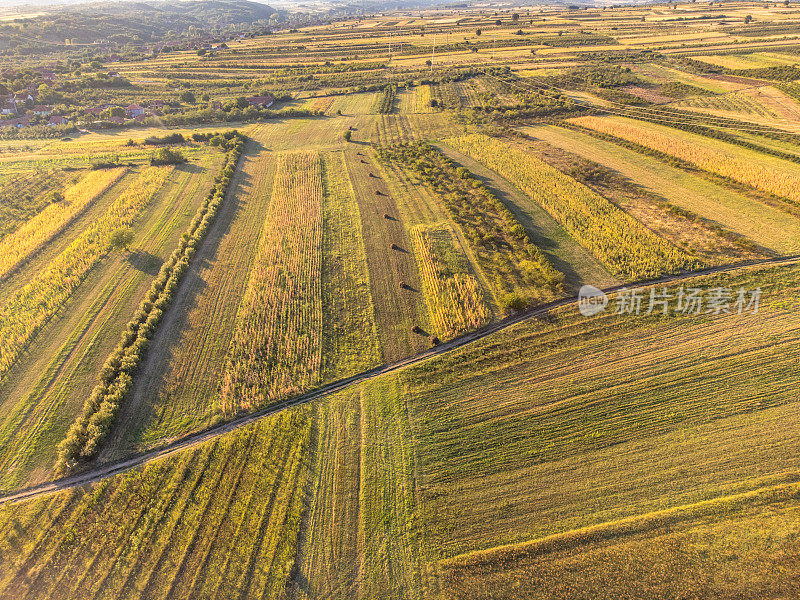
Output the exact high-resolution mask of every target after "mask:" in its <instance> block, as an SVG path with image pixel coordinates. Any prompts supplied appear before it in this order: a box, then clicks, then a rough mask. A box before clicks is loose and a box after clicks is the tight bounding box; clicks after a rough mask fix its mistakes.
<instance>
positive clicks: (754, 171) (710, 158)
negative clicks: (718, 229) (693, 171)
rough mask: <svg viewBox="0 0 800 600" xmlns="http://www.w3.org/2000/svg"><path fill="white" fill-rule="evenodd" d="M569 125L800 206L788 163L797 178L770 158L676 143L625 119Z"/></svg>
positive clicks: (692, 139) (668, 134) (693, 140)
mask: <svg viewBox="0 0 800 600" xmlns="http://www.w3.org/2000/svg"><path fill="white" fill-rule="evenodd" d="M572 122H573V123H575V124H576V125H580V126H581V127H586V128H588V129H592V130H594V131H597V132H600V133H605V134H607V135H612V136H614V137H618V138H622V139H624V140H627V141H629V142H634V143H636V144H640V145H642V146H647V147H648V148H652V149H653V150H657V151H658V152H662V153H664V154H668V155H670V156H674V157H675V158H679V159H680V160H684V161H686V162H689V163H691V164H693V165H696V166H697V167H699V168H701V169H704V170H706V171H710V172H711V173H715V174H717V175H721V176H722V177H727V178H729V179H733V180H734V181H738V182H740V183H744V184H746V185H749V186H752V187H754V188H756V189H759V190H761V191H763V192H767V193H769V194H775V195H776V196H781V197H783V198H788V199H789V200H792V201H793V202H800V173H798V172H797V169H796V167H795V166H794V165H791V164H790V163H784V164H785V165H786V166H787V167H788V168H789V169H791V170H792V171H794V172H795V173H797V174H794V173H792V172H786V171H782V170H781V169H780V165H781V162H782V161H780V160H778V159H775V158H773V157H768V156H763V155H758V154H757V153H756V152H752V151H748V150H744V149H741V148H736V147H732V146H730V150H728V151H724V150H727V148H728V147H729V145H727V144H724V143H722V142H711V141H710V140H707V139H704V138H703V137H702V136H699V135H692V134H688V133H681V134H680V135H681V137H685V138H687V139H679V138H677V137H676V136H675V133H673V132H672V131H671V130H670V129H669V128H667V127H663V126H659V125H651V124H647V125H642V126H639V125H637V124H636V123H634V122H632V121H629V120H627V119H605V118H601V117H580V118H577V119H573V120H572ZM714 146H716V147H714Z"/></svg>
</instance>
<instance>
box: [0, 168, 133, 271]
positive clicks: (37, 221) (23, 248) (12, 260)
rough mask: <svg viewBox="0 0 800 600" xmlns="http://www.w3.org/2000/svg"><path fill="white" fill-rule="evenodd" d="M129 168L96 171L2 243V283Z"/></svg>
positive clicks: (0, 242)
mask: <svg viewBox="0 0 800 600" xmlns="http://www.w3.org/2000/svg"><path fill="white" fill-rule="evenodd" d="M126 172H127V168H125V167H120V168H117V169H108V170H101V171H93V172H91V173H89V174H88V175H86V176H85V177H84V178H83V179H81V180H80V181H79V182H78V183H76V184H75V185H73V186H71V187H69V188H67V190H66V191H65V192H64V200H62V201H60V202H56V203H53V204H50V205H49V206H47V207H46V208H45V209H44V210H43V211H42V212H40V213H39V214H38V215H36V216H35V217H33V218H32V219H30V220H29V221H26V222H25V223H24V224H23V225H22V226H21V227H20V228H19V229H17V230H16V231H14V232H13V233H12V234H10V235H8V236H6V237H4V238H3V239H2V241H0V281H2V280H3V279H4V278H5V277H6V276H7V275H8V273H9V272H10V271H11V270H13V269H14V268H16V267H17V266H18V265H19V263H20V262H22V261H23V260H25V259H27V258H28V257H30V256H31V255H32V254H34V253H35V252H36V251H37V250H39V249H40V248H42V247H43V246H44V245H45V244H47V242H48V241H49V240H51V239H52V238H54V237H55V236H57V235H58V234H59V233H61V232H62V231H63V230H64V229H65V228H66V227H67V226H68V225H69V224H70V223H71V222H72V221H73V220H74V219H75V218H76V217H77V216H78V215H80V214H81V213H82V212H83V211H85V210H86V209H87V208H88V207H89V205H90V204H91V203H92V202H94V201H95V200H96V199H97V198H98V197H99V196H100V195H101V194H103V193H104V192H105V191H106V190H108V189H109V188H110V187H111V186H113V185H114V184H116V183H117V182H118V181H119V180H120V179H121V178H122V176H123V175H124V174H125V173H126Z"/></svg>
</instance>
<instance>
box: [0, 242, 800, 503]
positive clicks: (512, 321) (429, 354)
mask: <svg viewBox="0 0 800 600" xmlns="http://www.w3.org/2000/svg"><path fill="white" fill-rule="evenodd" d="M797 263H800V255H794V256H784V257H777V258H769V259H764V260H755V261H748V262H743V263H737V264H732V265H723V266H719V267H713V268H710V269H704V270H702V271H693V272H691V273H681V274H679V275H669V276H666V277H661V278H659V279H651V280H648V281H643V282H640V283H637V284H628V285H617V286H613V287H609V288H606V289H605V291H606V292H607V293H612V292H615V291H618V290H620V289H622V288H628V289H640V288H645V287H649V286H651V285H659V284H664V283H669V282H673V281H681V280H685V279H693V278H697V277H702V276H706V275H712V274H714V273H724V272H728V271H735V270H737V269H741V268H746V267H752V266H759V265H791V264H797ZM575 301H576V297H575V296H573V297H569V298H562V299H560V300H554V301H553V302H548V303H546V304H542V305H539V306H537V307H535V308H531V309H528V310H526V311H522V312H520V313H517V314H515V315H512V316H510V317H507V318H505V319H503V320H502V321H499V322H497V323H494V324H492V325H488V326H486V327H482V328H481V329H479V330H477V331H473V332H472V333H468V334H465V335H462V336H460V337H458V338H455V339H453V340H451V341H449V342H445V343H442V344H440V345H439V346H436V347H434V348H430V349H428V350H425V351H423V352H420V353H419V354H416V355H414V356H409V357H408V358H405V359H403V360H399V361H397V362H394V363H391V364H386V365H381V366H379V367H375V368H374V369H370V370H368V371H363V372H361V373H358V374H356V375H353V376H351V377H346V378H344V379H340V380H339V381H334V382H333V383H330V384H327V385H324V386H322V387H320V388H317V389H315V390H312V391H310V392H307V393H305V394H301V395H299V396H295V397H294V398H289V399H287V400H284V401H282V402H278V403H277V404H273V405H272V406H269V407H267V408H263V409H261V410H259V411H256V412H253V413H250V414H248V415H244V416H242V417H239V418H237V419H234V420H232V421H228V422H227V423H222V424H220V425H216V426H214V427H211V428H209V429H206V430H204V431H199V432H196V433H192V434H189V435H187V436H184V437H182V438H178V439H174V440H172V441H168V442H167V443H166V444H165V445H163V446H161V447H159V448H155V449H153V450H149V451H147V452H142V453H140V454H136V455H133V456H131V457H129V458H127V459H125V460H122V461H119V462H116V463H112V464H107V465H101V466H98V467H96V468H94V469H92V470H90V471H86V472H84V473H79V474H76V475H72V476H69V477H65V478H62V479H58V480H55V481H51V482H48V483H42V484H40V485H36V486H33V487H29V488H26V489H22V490H18V491H16V492H13V493H10V494H7V495H5V496H2V497H0V505H3V504H9V503H12V502H20V501H22V500H28V499H32V498H39V497H43V496H48V495H50V494H54V493H56V492H59V491H62V490H68V489H71V488H75V487H80V486H83V485H87V484H90V483H93V482H95V481H99V480H101V479H105V478H107V477H110V476H112V475H117V474H118V473H123V472H125V471H129V470H131V469H134V468H136V467H139V466H141V465H144V464H147V463H149V462H153V461H155V460H159V459H161V458H165V457H167V456H171V455H172V454H175V453H177V452H180V451H182V450H185V449H187V448H191V447H193V446H197V445H198V444H202V443H204V442H207V441H209V440H212V439H214V438H216V437H218V436H220V435H224V434H226V433H229V432H231V431H234V430H236V429H239V428H241V427H244V426H246V425H249V424H251V423H255V422H256V421H260V420H261V419H263V418H265V417H267V416H270V415H273V414H275V413H278V412H281V411H283V410H286V409H287V408H290V407H293V406H297V405H300V404H305V403H307V402H311V401H312V400H318V399H320V398H324V397H325V396H329V395H331V394H333V393H335V392H338V391H340V390H342V389H344V388H347V387H349V386H351V385H353V384H355V383H359V382H362V381H366V380H368V379H373V378H375V377H379V376H381V375H384V374H386V373H391V372H393V371H398V370H400V369H403V368H405V367H408V366H410V365H414V364H417V363H420V362H423V361H425V360H428V359H430V358H433V357H435V356H439V355H441V354H446V353H448V352H451V351H453V350H455V349H457V348H461V347H462V346H466V345H467V344H471V343H472V342H475V341H477V340H480V339H482V338H485V337H487V336H489V335H491V334H493V333H496V332H498V331H501V330H503V329H506V328H508V327H511V326H512V325H516V324H517V323H521V322H523V321H527V320H528V319H532V318H535V317H538V316H541V315H543V314H546V313H547V312H548V311H550V310H552V309H554V308H558V307H561V306H566V305H568V304H571V303H572V302H575Z"/></svg>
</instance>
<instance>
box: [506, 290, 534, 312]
mask: <svg viewBox="0 0 800 600" xmlns="http://www.w3.org/2000/svg"><path fill="white" fill-rule="evenodd" d="M502 304H503V309H504V310H506V311H515V312H516V311H518V310H522V309H523V308H525V307H526V306H528V301H527V300H526V299H525V298H523V297H522V296H520V295H519V294H518V293H517V292H510V293H508V294H506V295H505V296H503V300H502Z"/></svg>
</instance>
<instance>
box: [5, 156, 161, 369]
mask: <svg viewBox="0 0 800 600" xmlns="http://www.w3.org/2000/svg"><path fill="white" fill-rule="evenodd" d="M171 173H172V167H149V168H148V169H146V170H145V171H144V172H143V173H142V174H141V176H140V178H139V181H138V182H136V183H134V185H132V186H131V188H130V189H128V190H126V192H125V193H123V194H122V195H121V196H120V197H119V198H118V199H117V201H116V202H115V203H114V204H113V205H112V207H111V208H110V209H109V211H108V213H107V214H106V215H105V216H104V217H102V218H101V219H99V220H98V221H96V222H95V223H94V224H93V225H92V226H90V227H89V229H87V230H86V231H85V232H84V233H82V234H81V235H80V236H79V237H78V238H77V239H75V241H73V242H72V243H71V244H70V245H69V246H68V247H67V248H66V250H64V252H62V253H61V254H60V255H59V256H58V257H57V258H56V259H55V260H54V261H53V262H52V263H51V264H50V265H49V267H48V268H47V269H46V270H45V271H42V272H40V273H39V274H37V275H36V277H35V278H34V279H33V280H32V281H31V282H30V283H28V284H27V285H26V286H25V287H23V288H22V289H20V290H19V291H18V292H17V293H15V294H14V295H13V296H12V297H10V298H9V299H8V300H7V302H6V304H5V306H3V307H2V308H0V376H2V375H5V373H6V372H7V371H8V369H9V368H10V367H11V365H12V364H13V363H14V361H15V360H16V359H17V357H18V356H19V355H20V353H21V352H22V351H23V350H24V348H25V346H26V345H27V344H28V343H29V342H30V340H31V339H32V338H33V337H34V335H36V332H37V331H38V330H39V328H41V327H42V326H43V325H44V324H45V323H46V322H47V321H48V320H49V319H50V318H51V317H52V316H53V315H54V314H55V313H56V312H57V311H58V309H59V308H60V307H61V305H62V304H63V302H64V301H65V300H66V299H67V298H68V297H69V296H70V295H71V294H72V292H73V291H74V290H75V288H77V287H78V285H80V283H81V281H83V279H84V277H85V276H86V274H87V273H88V271H89V269H91V267H92V266H93V265H94V264H95V263H96V262H97V261H98V260H99V259H100V258H101V257H102V256H103V255H104V254H105V253H106V252H107V251H108V249H109V243H110V239H111V234H112V233H113V232H114V231H116V230H117V229H119V228H121V227H125V226H129V225H131V224H132V223H133V222H134V220H135V219H136V217H137V216H138V215H139V213H140V212H141V211H142V210H144V208H145V207H146V206H147V205H148V204H149V203H150V201H151V200H152V199H153V197H154V196H155V194H156V192H157V191H158V190H159V189H160V188H161V186H163V185H164V183H165V182H166V181H167V178H168V177H169V175H170V174H171Z"/></svg>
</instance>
